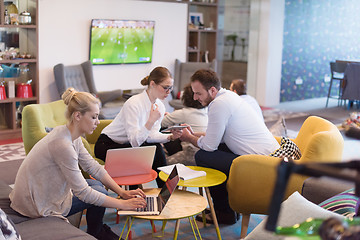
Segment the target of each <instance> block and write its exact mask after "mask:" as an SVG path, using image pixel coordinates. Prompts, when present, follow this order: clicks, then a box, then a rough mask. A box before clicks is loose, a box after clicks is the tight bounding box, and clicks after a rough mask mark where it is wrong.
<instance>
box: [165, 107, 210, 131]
mask: <svg viewBox="0 0 360 240" xmlns="http://www.w3.org/2000/svg"><path fill="white" fill-rule="evenodd" d="M207 112H208V111H207V107H205V108H201V109H197V108H192V107H184V108H181V109H178V110H175V111H173V112H172V113H169V114H167V115H166V116H164V119H163V120H162V122H161V126H162V127H164V128H165V127H169V126H172V125H178V124H182V123H186V124H189V125H190V126H191V128H192V129H193V131H194V132H205V131H206V127H207V124H208V115H207Z"/></svg>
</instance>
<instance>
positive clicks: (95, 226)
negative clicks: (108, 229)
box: [66, 179, 108, 237]
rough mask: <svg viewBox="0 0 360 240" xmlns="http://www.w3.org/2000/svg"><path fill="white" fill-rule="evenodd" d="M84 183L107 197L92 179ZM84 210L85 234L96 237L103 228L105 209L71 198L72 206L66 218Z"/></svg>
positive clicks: (99, 183) (103, 190) (101, 187)
mask: <svg viewBox="0 0 360 240" xmlns="http://www.w3.org/2000/svg"><path fill="white" fill-rule="evenodd" d="M86 181H87V182H88V184H89V186H90V187H91V188H93V189H94V190H96V191H98V192H101V193H104V194H106V195H108V192H107V191H106V189H105V187H104V186H103V185H102V183H101V182H99V181H97V180H94V179H86ZM85 209H87V210H86V222H87V233H89V234H90V235H92V236H94V237H96V236H97V235H98V234H99V233H100V230H101V228H102V226H103V217H104V214H105V209H106V208H104V207H100V206H95V205H92V204H89V203H85V202H83V201H81V200H80V199H79V198H77V197H75V196H73V198H72V206H71V209H70V212H69V214H68V215H67V216H66V217H68V216H71V215H73V214H75V213H77V212H80V211H83V210H85Z"/></svg>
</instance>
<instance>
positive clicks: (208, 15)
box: [187, 0, 218, 62]
mask: <svg viewBox="0 0 360 240" xmlns="http://www.w3.org/2000/svg"><path fill="white" fill-rule="evenodd" d="M187 4H188V15H190V14H191V13H201V14H202V16H203V24H204V26H203V28H201V29H200V28H197V29H194V28H191V27H190V25H188V43H187V46H188V49H187V61H188V62H204V61H205V53H206V51H208V60H209V61H212V60H213V59H214V58H216V49H217V37H218V36H217V35H218V20H217V17H218V3H217V1H216V0H214V1H205V2H204V1H197V2H195V1H191V2H190V1H188V2H187Z"/></svg>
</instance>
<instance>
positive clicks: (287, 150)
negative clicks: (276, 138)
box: [270, 137, 301, 160]
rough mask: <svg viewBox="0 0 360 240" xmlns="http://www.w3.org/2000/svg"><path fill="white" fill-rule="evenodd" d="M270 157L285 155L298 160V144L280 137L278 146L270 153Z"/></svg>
mask: <svg viewBox="0 0 360 240" xmlns="http://www.w3.org/2000/svg"><path fill="white" fill-rule="evenodd" d="M270 156H272V157H287V158H293V159H294V160H299V159H300V158H301V152H300V149H299V148H298V146H296V144H295V143H294V142H293V141H291V140H290V139H289V138H287V137H281V142H280V148H279V149H277V150H276V151H275V152H273V153H271V154H270Z"/></svg>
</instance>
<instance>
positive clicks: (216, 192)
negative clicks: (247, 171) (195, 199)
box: [195, 144, 239, 214]
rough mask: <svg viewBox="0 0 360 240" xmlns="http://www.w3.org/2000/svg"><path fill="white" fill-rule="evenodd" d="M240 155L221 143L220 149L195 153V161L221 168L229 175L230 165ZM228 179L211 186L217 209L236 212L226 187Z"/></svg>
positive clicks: (200, 164) (202, 165) (217, 168)
mask: <svg viewBox="0 0 360 240" xmlns="http://www.w3.org/2000/svg"><path fill="white" fill-rule="evenodd" d="M238 156H239V155H237V154H234V153H233V152H231V151H230V149H229V148H228V147H227V146H226V145H225V144H220V145H219V147H218V150H216V151H213V152H207V151H204V150H201V149H200V150H199V151H197V152H196V154H195V161H196V164H197V165H198V166H201V167H208V168H213V169H216V170H219V171H221V172H223V173H225V175H226V176H227V177H229V171H230V166H231V164H232V162H233V160H234V159H235V158H237V157H238ZM226 183H227V180H226V181H225V182H224V183H222V184H220V185H217V186H214V187H209V190H210V193H211V197H212V199H213V203H214V208H215V210H216V211H220V212H224V213H234V214H235V212H234V211H233V210H232V209H231V208H230V205H229V198H228V192H227V189H226Z"/></svg>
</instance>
